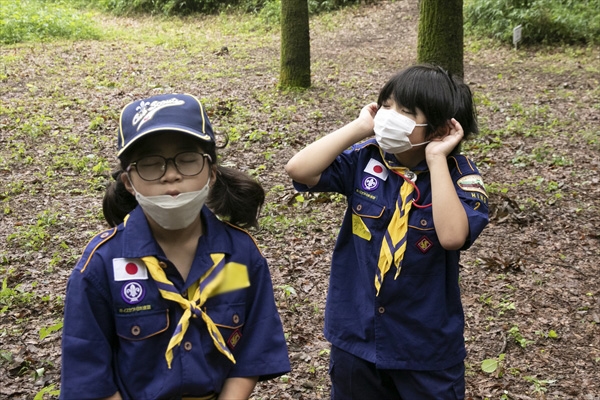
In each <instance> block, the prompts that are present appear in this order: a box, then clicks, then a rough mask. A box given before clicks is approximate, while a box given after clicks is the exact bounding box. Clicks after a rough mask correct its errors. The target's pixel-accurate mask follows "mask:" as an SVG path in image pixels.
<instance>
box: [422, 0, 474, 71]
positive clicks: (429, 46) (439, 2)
mask: <svg viewBox="0 0 600 400" xmlns="http://www.w3.org/2000/svg"><path fill="white" fill-rule="evenodd" d="M463 35H464V32H463V0H420V12H419V32H418V41H417V60H418V62H421V63H431V64H437V65H439V66H441V67H443V68H445V69H447V70H448V71H450V72H452V73H453V74H455V75H458V76H461V77H462V76H463V73H464V70H463V56H464V54H463V45H464V41H463Z"/></svg>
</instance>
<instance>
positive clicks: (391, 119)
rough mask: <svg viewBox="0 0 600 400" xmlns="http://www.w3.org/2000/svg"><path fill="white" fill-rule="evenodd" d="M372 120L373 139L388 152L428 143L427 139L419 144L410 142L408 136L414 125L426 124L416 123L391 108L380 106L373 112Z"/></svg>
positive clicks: (397, 151)
mask: <svg viewBox="0 0 600 400" xmlns="http://www.w3.org/2000/svg"><path fill="white" fill-rule="evenodd" d="M374 122H375V127H374V131H375V140H377V143H379V147H381V149H382V150H383V151H386V152H388V153H392V154H397V153H402V152H404V151H406V150H410V149H412V148H413V146H422V145H424V144H427V143H429V141H428V142H423V143H419V144H412V143H410V140H409V139H408V136H409V135H410V134H411V133H412V132H413V130H414V129H415V127H416V126H427V124H417V123H416V122H415V121H413V120H412V119H410V118H408V117H407V116H405V115H402V114H400V113H397V112H396V111H394V110H392V109H387V108H380V109H379V110H378V111H377V114H375V119H374Z"/></svg>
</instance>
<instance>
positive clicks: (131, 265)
mask: <svg viewBox="0 0 600 400" xmlns="http://www.w3.org/2000/svg"><path fill="white" fill-rule="evenodd" d="M113 272H114V274H115V281H117V282H118V281H131V280H134V279H148V269H147V268H146V265H145V264H144V262H143V261H142V260H140V259H137V258H113Z"/></svg>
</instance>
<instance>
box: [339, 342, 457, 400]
mask: <svg viewBox="0 0 600 400" xmlns="http://www.w3.org/2000/svg"><path fill="white" fill-rule="evenodd" d="M329 376H330V378H331V399H332V400H413V399H419V400H426V399H432V400H462V399H464V398H465V364H464V363H463V362H461V363H459V364H457V365H455V366H453V367H450V368H448V369H444V370H441V371H411V370H400V369H377V368H375V364H373V363H370V362H368V361H365V360H363V359H362V358H359V357H356V356H354V355H352V354H350V353H347V352H345V351H344V350H341V349H339V348H337V347H335V346H332V347H331V358H330V365H329Z"/></svg>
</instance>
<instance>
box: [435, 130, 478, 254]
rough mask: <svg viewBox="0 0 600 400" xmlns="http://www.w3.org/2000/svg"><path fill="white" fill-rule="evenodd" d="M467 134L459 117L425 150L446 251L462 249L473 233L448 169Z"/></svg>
mask: <svg viewBox="0 0 600 400" xmlns="http://www.w3.org/2000/svg"><path fill="white" fill-rule="evenodd" d="M462 137H463V129H462V127H461V126H460V124H459V123H458V121H456V120H455V119H452V121H451V122H450V132H449V133H448V135H446V136H444V137H443V138H442V139H440V140H436V141H432V142H431V143H429V144H428V145H427V148H426V150H425V154H426V159H427V166H428V167H429V172H430V173H431V207H432V212H433V224H434V225H435V230H436V233H437V235H438V239H439V240H440V244H441V245H442V247H443V248H444V249H446V250H458V249H460V248H461V247H462V246H463V245H464V243H465V241H466V240H467V235H468V234H469V221H468V219H467V213H466V212H465V209H464V208H463V205H462V202H461V201H460V199H459V198H458V194H457V193H456V189H455V187H454V182H452V177H451V176H450V171H449V169H448V161H447V157H448V154H450V152H451V151H452V149H454V148H455V147H456V145H458V143H459V142H460V140H461V139H462Z"/></svg>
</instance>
